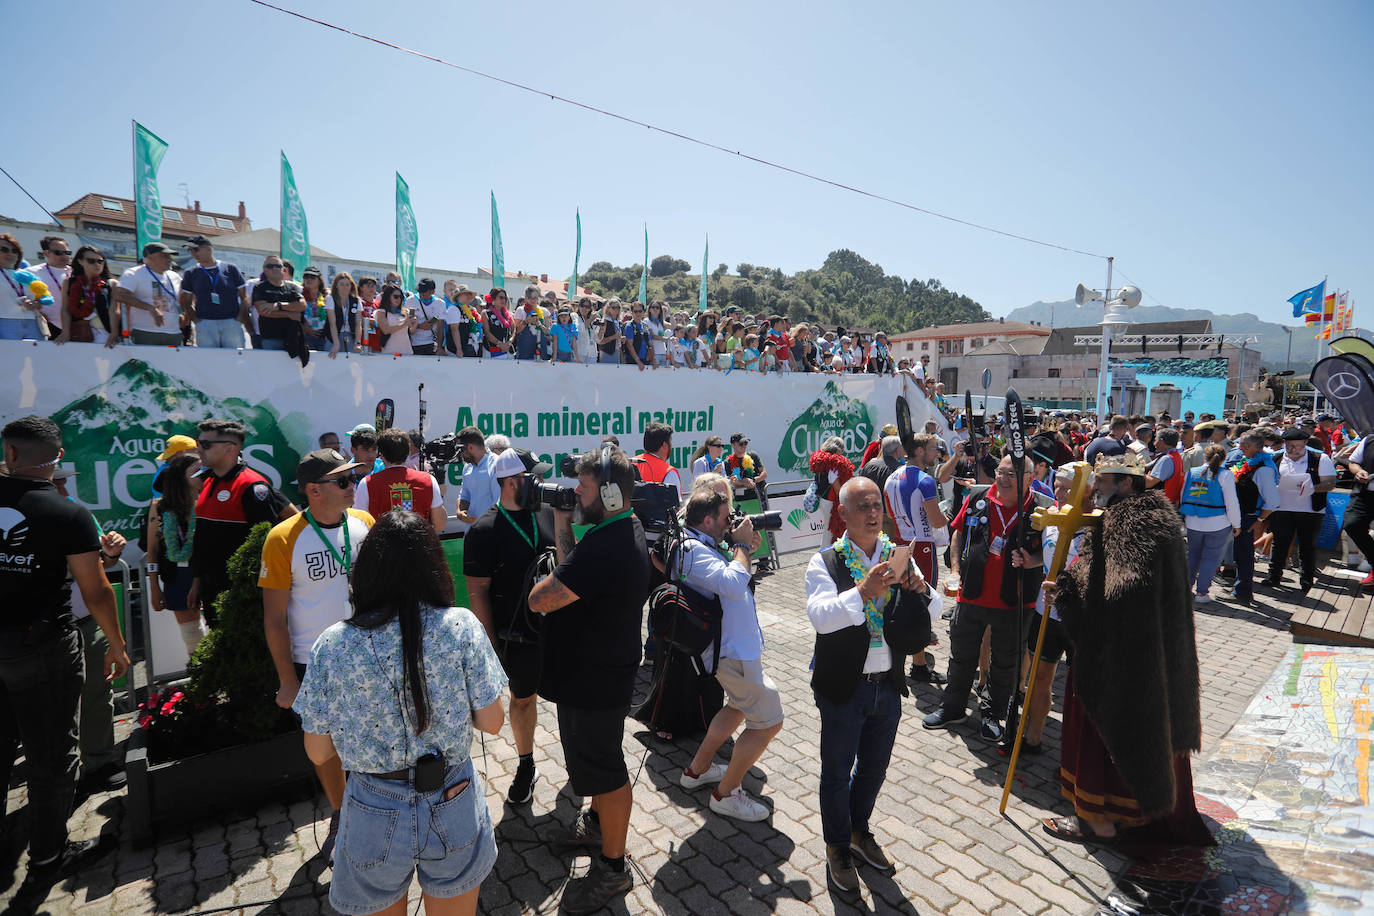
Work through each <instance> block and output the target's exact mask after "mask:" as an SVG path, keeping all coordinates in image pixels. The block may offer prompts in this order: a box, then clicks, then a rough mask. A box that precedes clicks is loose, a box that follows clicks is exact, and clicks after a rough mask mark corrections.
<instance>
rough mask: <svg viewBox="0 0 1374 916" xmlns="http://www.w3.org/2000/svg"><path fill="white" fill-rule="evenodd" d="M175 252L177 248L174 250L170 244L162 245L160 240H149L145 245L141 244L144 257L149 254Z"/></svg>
mask: <svg viewBox="0 0 1374 916" xmlns="http://www.w3.org/2000/svg"><path fill="white" fill-rule="evenodd" d="M176 253H177V250H176V249H175V248H172V247H171V246H170V245H164V244H162V243H161V242H149V243H148V244H146V245H144V246H143V257H145V258H146V257H147V256H148V255H150V254H176Z"/></svg>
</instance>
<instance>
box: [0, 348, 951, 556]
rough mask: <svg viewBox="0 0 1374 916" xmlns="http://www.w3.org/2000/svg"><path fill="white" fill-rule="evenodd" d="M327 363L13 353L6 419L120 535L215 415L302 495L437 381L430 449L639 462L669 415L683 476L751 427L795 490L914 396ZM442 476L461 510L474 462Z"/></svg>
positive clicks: (256, 462) (376, 358)
mask: <svg viewBox="0 0 1374 916" xmlns="http://www.w3.org/2000/svg"><path fill="white" fill-rule="evenodd" d="M313 356H314V358H313V359H312V360H311V362H310V365H309V366H307V367H306V368H305V369H302V368H301V367H300V365H299V364H298V363H297V362H296V361H295V360H293V359H291V358H289V357H287V356H286V355H285V354H283V353H278V352H262V351H252V350H249V351H235V350H198V349H190V348H187V349H178V348H172V347H118V348H115V349H113V350H106V349H104V348H102V347H100V346H98V345H95V344H79V343H71V344H66V345H64V346H60V347H59V346H54V345H53V344H50V343H46V342H44V343H38V344H35V343H33V342H23V341H0V424H3V423H6V422H8V421H10V420H12V419H14V418H16V417H19V416H23V415H26V414H41V415H43V416H48V417H52V418H53V419H54V420H55V421H56V422H57V423H58V425H59V426H60V427H61V428H62V435H63V445H64V446H65V448H66V454H65V456H64V457H63V461H62V464H63V465H64V466H65V467H67V468H69V469H71V470H74V471H76V472H77V475H78V476H77V477H76V478H75V487H74V488H72V489H73V492H74V493H75V495H76V498H77V499H78V500H79V501H80V502H82V503H83V504H85V505H86V506H88V507H90V509H91V510H92V512H94V513H95V516H96V518H97V519H98V520H99V521H100V523H101V524H102V526H103V527H104V528H105V529H106V530H110V529H115V530H118V531H120V532H122V533H123V534H124V535H125V536H126V537H128V538H129V539H130V540H135V539H136V537H137V525H138V519H139V516H140V515H141V513H142V512H143V510H144V509H145V508H146V507H147V505H148V501H149V499H150V497H151V491H150V485H151V483H152V479H153V474H154V473H155V471H156V470H157V455H158V453H159V452H161V451H162V448H163V444H164V441H165V440H166V439H167V437H168V436H171V435H174V434H177V433H182V434H187V435H192V436H194V435H195V434H196V424H197V423H199V422H200V421H201V420H206V419H211V418H216V419H234V420H238V421H240V422H242V423H243V424H244V425H245V426H246V427H247V428H248V429H249V437H248V446H247V449H246V450H245V457H246V460H247V461H248V463H249V464H250V465H251V466H253V467H254V468H256V469H258V470H259V471H261V472H262V473H264V474H265V475H266V476H267V477H268V479H270V480H271V481H272V483H273V484H274V485H277V486H280V487H281V488H282V489H283V490H284V491H285V492H286V493H287V495H289V496H292V497H295V496H296V495H297V494H296V491H295V488H294V487H293V486H292V485H291V481H292V479H293V478H294V476H295V467H296V462H297V461H298V460H299V458H300V456H301V455H302V454H304V453H305V452H307V451H310V450H311V449H313V448H315V447H317V442H318V439H319V436H320V434H321V433H324V432H335V433H339V434H340V436H341V438H343V445H344V447H345V448H347V445H348V443H347V439H346V438H344V437H343V434H344V433H345V432H346V431H347V430H349V429H351V428H352V427H353V426H354V425H356V424H358V423H371V422H373V416H374V412H375V407H376V404H377V401H378V400H379V399H381V398H392V399H393V400H394V401H395V404H396V416H395V425H396V426H398V427H400V428H402V429H411V428H414V427H415V426H416V425H417V424H418V422H419V398H418V393H419V387H418V386H419V385H420V384H422V383H423V384H424V386H425V387H424V394H425V401H426V404H427V408H428V409H427V416H426V423H425V435H426V437H427V438H436V437H438V436H440V435H443V434H444V433H448V432H454V431H456V430H458V429H460V428H462V427H464V426H467V425H469V424H471V425H475V426H477V427H479V428H480V429H482V431H483V432H484V433H486V434H491V433H504V434H505V435H507V436H509V437H510V439H511V441H512V442H513V443H514V444H515V445H517V446H522V447H525V448H528V449H530V450H531V451H533V452H535V453H536V454H538V455H540V456H541V458H542V459H543V460H546V461H549V462H550V463H552V464H553V465H554V466H555V467H557V464H558V460H559V459H560V458H561V457H562V456H564V455H570V454H577V453H579V452H583V451H586V450H588V449H591V448H594V447H595V446H596V445H597V444H598V443H599V442H600V440H601V437H602V436H603V435H606V434H612V435H615V436H617V437H618V438H619V439H620V443H621V445H622V447H624V448H625V450H626V451H627V452H630V453H632V454H633V453H635V452H638V451H640V446H641V445H642V436H643V431H644V427H645V426H646V425H647V424H648V423H650V422H653V421H660V422H664V423H668V424H669V425H670V426H672V427H673V430H674V433H673V452H672V456H671V461H672V464H673V465H674V466H676V467H678V468H679V469H683V470H684V471H685V470H686V469H687V468H688V467H689V466H690V463H691V462H690V458H691V455H692V453H693V452H694V451H695V450H696V449H697V447H698V446H700V445H701V443H702V442H703V441H704V440H705V439H706V437H707V436H709V435H711V434H712V433H714V434H716V435H719V436H721V437H722V438H725V439H727V441H728V437H729V436H730V434H731V433H734V432H737V431H739V432H744V433H745V434H746V435H748V436H749V437H750V438H751V440H752V441H751V443H750V446H749V448H750V450H751V451H754V452H756V453H757V454H758V455H759V457H760V458H761V459H762V460H763V463H764V466H765V467H766V468H767V470H768V474H769V477H770V478H771V479H773V480H777V481H781V480H798V479H801V478H805V477H808V476H809V471H808V470H807V459H808V456H809V455H810V453H811V452H812V451H813V450H814V449H816V448H817V447H818V446H819V445H820V443H821V442H822V441H823V440H824V439H825V438H826V437H828V436H831V435H837V436H840V437H841V438H842V439H844V441H845V447H846V451H847V452H848V454H849V455H850V457H851V458H852V459H854V460H857V459H858V457H859V455H860V453H861V452H862V451H863V448H864V446H865V444H866V443H868V442H869V441H870V440H871V439H873V438H874V436H875V435H876V434H877V432H878V430H879V428H880V427H881V425H882V424H883V423H885V422H890V421H891V420H893V418H894V409H895V408H894V405H895V399H896V397H897V395H899V394H902V393H903V385H904V381H903V380H902V379H900V378H892V377H880V376H875V375H843V376H838V375H837V376H832V375H817V374H805V375H803V374H795V373H794V374H790V375H759V374H756V373H745V372H731V373H729V374H727V373H724V372H713V371H697V370H690V369H657V370H653V369H648V370H644V371H639V370H638V369H637V368H636V367H634V366H601V365H593V366H584V365H580V364H566V363H562V364H552V365H551V364H547V363H532V362H514V361H510V360H499V361H497V360H485V359H483V360H475V359H457V358H453V357H447V358H438V357H420V356H406V357H392V356H383V355H372V356H356V355H341V356H340V357H339V358H338V359H336V360H330V359H328V358H327V357H326V356H325V355H324V354H321V353H316V354H313ZM908 400H909V401H910V404H911V410H912V420H913V424H914V426H915V428H916V429H918V430H919V429H922V428H923V426H924V422H925V421H926V420H928V419H934V418H935V413H934V410H933V408H932V406H931V405H930V403H929V402H928V401H926V400H925V399H924V398H922V397H920V396H919V392H914V391H913V392H912V395H911V396H909V397H908ZM938 422H939V423H940V426H941V431H942V432H944V431H945V430H944V423H943V420H940V421H938ZM438 476H439V477H440V480H441V482H442V483H444V484H445V485H446V490H447V492H446V494H445V503H446V505H447V506H448V510H449V514H450V515H452V514H453V511H454V508H455V506H456V502H457V498H458V490H459V484H460V483H461V479H462V466H461V465H451V466H449V467H447V468H443V469H440V473H439V474H438ZM684 476H685V475H684ZM779 508H783V507H779ZM785 508H787V509H788V512H786V513H784V516H785V517H786V516H787V515H789V514H792V510H793V509H799V508H800V503H799V499H798V505H797V506H792V505H791V504H790V503H789V504H788V505H787V506H786V507H785ZM802 515H806V513H802ZM784 524H787V522H785V523H784ZM814 524H815V522H814V520H813V519H809V518H808V519H800V518H799V521H798V522H797V524H796V526H795V527H797V529H798V530H797V531H796V532H793V534H795V535H797V536H800V537H803V538H804V540H803V542H802V543H806V544H809V543H811V542H810V541H809V540H805V538H809V537H810V536H811V535H816V536H817V537H818V534H817V531H816V529H814ZM822 525H823V521H822ZM803 529H804V530H803ZM789 540H790V537H789ZM817 543H818V541H817Z"/></svg>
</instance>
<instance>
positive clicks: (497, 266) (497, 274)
mask: <svg viewBox="0 0 1374 916" xmlns="http://www.w3.org/2000/svg"><path fill="white" fill-rule="evenodd" d="M491 285H492V286H495V287H496V288H498V289H505V288H506V252H505V251H504V250H503V249H502V248H501V217H500V216H497V214H496V192H495V191H492V192H491Z"/></svg>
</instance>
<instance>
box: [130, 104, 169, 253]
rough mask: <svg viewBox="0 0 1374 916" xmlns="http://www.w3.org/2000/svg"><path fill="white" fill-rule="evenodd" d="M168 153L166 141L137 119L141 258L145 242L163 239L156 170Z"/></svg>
mask: <svg viewBox="0 0 1374 916" xmlns="http://www.w3.org/2000/svg"><path fill="white" fill-rule="evenodd" d="M166 152H167V142H166V141H165V140H163V139H162V138H161V137H159V136H158V135H157V134H155V133H153V132H152V131H151V130H149V129H148V128H146V127H144V126H143V125H142V124H140V123H138V122H137V121H135V122H134V209H135V211H136V213H135V222H134V225H135V227H136V230H137V235H138V252H139V256H140V257H142V255H143V246H144V245H147V244H148V243H149V242H160V241H162V195H160V194H158V192H157V170H158V167H159V166H161V165H162V156H163V154H164V153H166Z"/></svg>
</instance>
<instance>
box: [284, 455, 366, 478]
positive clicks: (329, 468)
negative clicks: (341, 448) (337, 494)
mask: <svg viewBox="0 0 1374 916" xmlns="http://www.w3.org/2000/svg"><path fill="white" fill-rule="evenodd" d="M356 467H358V462H356V461H349V460H348V459H347V458H345V457H344V456H343V455H341V454H340V453H339V452H338V451H337V450H336V449H332V448H317V449H315V451H313V452H310V453H309V454H308V455H306V456H305V457H304V458H302V459H301V462H300V464H298V465H296V483H297V484H299V485H300V486H305V485H306V484H308V483H319V482H320V481H321V480H327V479H328V478H331V477H335V476H337V475H339V474H342V473H343V472H344V471H349V470H352V469H353V468H356Z"/></svg>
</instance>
